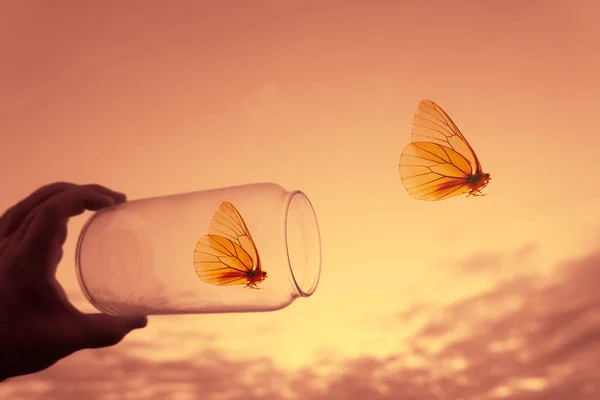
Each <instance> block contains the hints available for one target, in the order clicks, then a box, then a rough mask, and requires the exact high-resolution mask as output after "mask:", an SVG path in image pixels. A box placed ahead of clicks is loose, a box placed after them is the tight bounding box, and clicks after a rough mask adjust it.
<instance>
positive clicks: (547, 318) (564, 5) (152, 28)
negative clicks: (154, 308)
mask: <svg viewBox="0 0 600 400" xmlns="http://www.w3.org/2000/svg"><path fill="white" fill-rule="evenodd" d="M598 15H600V4H598V3H597V2H595V1H593V0H582V1H573V2H564V1H528V2H523V1H516V0H515V1H489V2H478V1H474V0H472V1H453V2H444V1H422V2H408V1H404V2H401V1H392V0H389V1H354V0H352V1H341V0H331V1H327V2H325V1H316V0H314V1H297V0H290V1H274V0H269V1H266V0H265V1H253V2H233V1H221V2H208V1H204V2H197V1H175V2H168V3H167V2H160V1H144V2H141V1H128V2H76V1H64V0H63V1H59V2H52V4H51V3H49V2H42V1H12V2H9V1H6V2H3V3H1V4H0V88H1V89H0V90H1V95H0V127H1V128H2V129H1V132H2V142H1V143H2V146H0V160H1V162H2V167H3V168H0V181H1V182H2V184H3V185H4V187H5V190H4V191H3V193H2V194H0V208H2V209H5V208H7V207H9V206H10V205H12V204H13V203H14V202H16V201H18V200H19V199H21V198H22V197H24V196H26V195H27V194H29V193H30V192H31V191H33V190H34V189H35V188H37V187H39V186H41V185H44V184H46V183H49V182H51V181H55V180H66V181H73V182H76V183H100V184H103V185H106V186H108V187H111V188H114V189H115V190H119V191H124V192H125V193H127V194H128V196H129V198H131V199H133V198H142V197H149V196H159V195H164V194H173V193H181V192H188V191H195V190H203V189H209V188H215V187H222V186H229V185H235V184H245V183H252V182H260V181H272V182H275V183H277V184H280V185H282V186H283V187H285V188H286V189H288V190H292V189H302V190H303V191H305V192H306V193H307V194H308V196H309V198H310V199H311V201H312V203H313V205H314V207H315V210H316V213H317V216H318V218H319V223H320V227H321V234H322V246H323V249H322V250H323V266H322V267H323V269H322V275H321V281H320V285H319V288H318V289H317V292H316V293H315V294H314V295H313V297H311V298H309V299H299V300H297V301H296V302H295V303H294V304H292V305H291V306H290V307H288V308H287V309H284V310H281V311H277V312H273V313H265V314H242V315H240V314H230V315H196V316H185V317H151V318H150V322H149V325H148V327H147V328H146V329H144V330H141V331H136V332H134V333H133V334H131V335H130V336H128V337H127V338H126V340H125V341H124V342H123V343H121V344H120V345H118V346H116V347H114V348H111V349H106V350H99V351H84V352H81V353H79V354H77V355H76V356H74V357H72V358H70V359H67V360H64V361H63V362H61V363H59V364H57V365H56V366H54V367H52V368H50V369H49V370H48V371H46V372H44V373H41V374H37V375H32V376H28V377H22V378H19V379H15V380H14V381H11V382H8V383H5V384H3V385H2V386H1V387H0V397H5V396H6V397H10V398H11V399H15V400H16V399H21V398H22V399H30V398H37V397H31V396H32V393H38V394H43V396H42V397H39V398H43V399H54V398H56V399H66V398H79V397H80V396H83V395H84V394H85V395H86V396H87V398H90V399H110V398H115V397H114V395H115V393H120V396H119V397H118V398H123V399H129V398H131V399H162V398H173V399H188V398H190V399H194V398H197V397H196V396H198V397H200V396H201V395H205V396H206V398H207V399H211V400H212V399H215V400H217V399H254V398H256V399H281V398H287V397H286V396H288V397H290V398H302V399H315V400H321V399H337V398H340V399H354V398H356V399H359V398H361V399H362V398H369V399H375V400H379V399H448V398H449V399H454V400H458V399H493V398H503V397H502V396H504V398H507V396H508V398H511V399H517V400H520V399H525V398H527V399H538V398H539V399H546V400H547V399H550V400H553V399H564V398H567V397H568V398H572V399H588V398H589V399H591V398H596V397H594V396H596V395H597V392H595V391H596V390H597V389H596V386H594V383H593V382H595V381H596V380H597V378H598V377H597V376H595V375H594V374H597V373H595V372H593V371H594V370H598V369H600V368H599V367H600V361H598V360H597V357H594V351H595V350H598V349H597V348H595V347H591V346H597V341H595V339H597V337H599V336H598V332H599V331H598V326H600V325H598V318H597V317H596V315H597V313H598V311H600V309H598V304H600V296H599V295H597V294H596V293H595V292H596V291H595V289H594V288H593V287H592V286H593V285H590V283H589V282H590V281H594V280H595V279H597V276H598V275H597V274H598V273H597V271H596V269H595V268H594V267H598V266H599V264H600V262H599V261H598V260H599V257H600V256H599V254H600V253H598V251H599V249H598V245H597V243H598V239H599V238H600V208H599V207H597V199H598V198H599V196H600V186H599V185H598V184H597V182H598V178H597V176H598V173H599V172H600V170H599V168H598V167H597V160H598V157H599V156H600V135H599V134H598V128H597V119H598V118H597V116H596V113H597V110H598V109H600V80H598V78H597V73H598V72H597V71H599V70H600V55H599V54H600V53H598V51H597V49H598V48H600V28H598V24H597V16H598ZM426 98H428V99H432V100H434V101H436V102H437V103H438V104H439V105H440V106H441V107H443V108H444V109H445V111H447V112H448V113H449V115H450V116H451V117H452V118H453V120H454V122H455V123H456V124H457V125H458V126H459V128H460V129H461V130H462V132H463V133H464V135H465V136H466V137H467V139H468V140H469V141H470V143H471V145H472V146H473V147H474V148H475V150H476V152H477V154H478V155H479V158H480V160H481V162H482V165H483V169H484V171H485V172H489V173H490V174H491V175H492V181H491V183H490V184H489V186H488V187H487V188H486V189H485V192H487V193H489V194H490V195H489V196H486V197H482V198H475V199H464V198H455V199H451V200H446V201H443V202H437V203H429V202H419V201H415V200H413V199H412V198H410V196H408V194H406V192H405V191H404V189H403V187H402V185H401V183H400V177H399V173H398V167H397V164H398V160H399V156H400V152H401V151H402V148H403V146H404V145H405V144H406V143H407V142H408V141H409V140H410V130H411V123H412V118H413V114H414V112H415V111H416V109H417V105H418V102H419V101H420V100H422V99H426ZM88 216H89V215H88V214H86V215H84V216H82V217H78V218H76V219H73V220H72V223H71V224H70V232H71V233H70V236H69V238H68V241H67V243H66V245H65V256H64V258H63V261H62V262H61V265H60V266H59V279H60V281H61V282H62V283H63V284H64V286H65V288H66V290H67V292H68V293H70V296H71V297H72V299H73V301H75V302H76V304H77V305H78V307H80V308H81V309H85V310H92V309H93V308H92V307H91V306H90V305H89V304H87V302H86V301H85V300H84V299H83V297H82V296H81V293H80V290H79V288H78V286H77V280H76V275H75V271H74V267H73V262H74V251H75V244H76V240H77V235H78V234H79V230H80V229H81V227H82V226H83V224H84V223H85V220H86V218H87V217H88ZM409 317H410V318H409ZM530 325H531V326H530ZM563 326H568V327H569V329H568V330H567V329H566V328H565V327H563ZM240 332H243V337H244V340H243V341H242V340H240ZM585 345H587V346H589V347H583V346H585ZM581 348H585V352H583V353H581V352H580V351H579V350H578V349H581ZM515 363H516V364H515ZM517 364H518V365H517ZM82 365H85V372H83V371H81V366H82ZM482 365H485V366H490V368H489V370H486V371H482V370H483V369H482V367H481V366H482ZM107 368H109V369H107ZM132 375H133V376H134V377H135V378H133V379H132V378H131V376H132ZM231 376H235V377H236V378H235V379H231V378H230V377H231ZM74 377H77V378H76V379H77V380H76V382H75V383H74V381H73V379H75V378H74ZM7 393H9V394H10V396H8V395H7ZM28 393H29V394H28ZM161 393H163V394H161ZM164 393H170V396H172V397H164V396H165V395H164ZM520 393H525V394H523V395H522V396H523V397H519V396H521V394H520ZM527 393H529V396H533V397H525V396H526V395H527ZM565 393H569V394H568V396H567V397H565V396H566V395H565ZM594 393H596V395H595V394H594ZM176 394H177V395H176ZM111 395H112V396H113V397H110V396H111ZM177 396H179V397H177ZM236 396H237V397H236ZM403 396H404V397H403ZM411 396H412V397H411ZM535 396H539V397H535Z"/></svg>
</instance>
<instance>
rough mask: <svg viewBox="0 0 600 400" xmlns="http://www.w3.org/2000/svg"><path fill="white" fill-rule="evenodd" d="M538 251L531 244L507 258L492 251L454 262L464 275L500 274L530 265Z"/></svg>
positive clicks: (536, 246)
mask: <svg viewBox="0 0 600 400" xmlns="http://www.w3.org/2000/svg"><path fill="white" fill-rule="evenodd" d="M538 249H539V245H538V244H537V243H533V242H532V243H526V244H525V245H523V246H521V247H519V248H517V249H515V250H513V251H512V253H511V254H510V255H508V256H507V255H506V254H503V253H501V252H493V251H488V252H481V253H476V254H474V255H472V256H470V257H468V258H466V259H464V260H459V261H458V262H456V266H457V267H458V269H459V270H460V271H461V272H463V273H466V274H477V273H485V272H496V273H501V272H504V269H505V268H508V269H515V267H519V266H521V265H524V264H527V263H530V262H531V259H532V257H533V256H534V255H535V253H536V252H537V250H538Z"/></svg>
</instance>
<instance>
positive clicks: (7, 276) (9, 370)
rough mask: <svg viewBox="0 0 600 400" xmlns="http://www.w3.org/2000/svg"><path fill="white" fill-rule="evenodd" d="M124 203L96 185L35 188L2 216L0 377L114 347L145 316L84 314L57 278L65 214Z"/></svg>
mask: <svg viewBox="0 0 600 400" xmlns="http://www.w3.org/2000/svg"><path fill="white" fill-rule="evenodd" d="M125 200H126V197H125V195H124V194H121V193H116V192H113V191H112V190H109V189H107V188H105V187H103V186H100V185H75V184H71V183H62V182H59V183H54V184H51V185H47V186H44V187H41V188H40V189H38V190H36V191H35V192H34V193H32V194H31V195H30V196H29V197H27V198H25V199H24V200H22V201H21V202H19V203H18V204H16V205H15V206H13V207H11V208H10V209H8V210H7V211H6V212H5V213H4V215H2V217H0V381H2V380H4V379H7V378H10V377H12V376H17V375H25V374H30V373H34V372H38V371H41V370H43V369H45V368H48V367H49V366H51V365H53V364H54V363H56V362H57V361H58V360H60V359H61V358H63V357H66V356H68V355H69V354H72V353H74V352H76V351H78V350H81V349H86V348H99V347H106V346H112V345H115V344H117V343H118V342H120V341H121V340H122V339H123V337H125V335H127V334H128V333H129V332H130V331H131V330H133V329H138V328H143V327H144V326H146V324H147V318H146V317H145V316H139V317H115V316H110V315H107V314H102V313H95V314H84V313H82V312H80V311H79V310H77V309H76V308H75V307H74V306H73V305H72V304H71V303H70V302H69V300H68V299H67V296H66V295H65V292H64V290H63V288H62V287H61V285H60V284H59V283H58V281H57V280H56V277H55V273H56V268H57V266H58V263H59V261H60V259H61V258H62V255H63V250H62V245H63V244H64V242H65V240H66V238H67V222H68V220H69V218H70V217H72V216H75V215H79V214H81V213H83V212H84V211H85V210H86V209H87V210H99V209H101V208H104V207H108V206H111V205H113V204H117V203H122V202H124V201H125Z"/></svg>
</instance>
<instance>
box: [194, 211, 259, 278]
mask: <svg viewBox="0 0 600 400" xmlns="http://www.w3.org/2000/svg"><path fill="white" fill-rule="evenodd" d="M194 267H195V269H196V274H197V275H198V277H199V278H200V279H201V280H202V281H204V282H206V283H210V284H212V285H216V286H229V285H246V286H245V287H249V288H253V289H260V288H259V287H257V284H259V283H260V282H262V281H264V280H265V279H266V277H267V273H266V271H263V270H262V268H261V264H260V257H259V255H258V250H257V249H256V245H255V244H254V241H253V240H252V236H251V235H250V231H249V230H248V227H247V226H246V223H245V222H244V219H243V218H242V216H241V215H240V213H239V211H238V210H237V209H236V208H235V207H234V206H233V204H231V203H229V202H223V203H221V205H220V206H219V209H218V210H217V212H215V215H214V216H213V219H212V222H211V224H210V227H209V229H208V235H204V236H202V237H201V238H200V240H198V243H197V244H196V248H195V250H194Z"/></svg>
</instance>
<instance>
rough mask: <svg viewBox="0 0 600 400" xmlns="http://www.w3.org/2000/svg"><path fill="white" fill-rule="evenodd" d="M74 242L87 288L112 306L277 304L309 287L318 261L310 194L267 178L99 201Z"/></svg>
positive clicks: (197, 309) (137, 310)
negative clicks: (117, 201) (102, 206)
mask: <svg viewBox="0 0 600 400" xmlns="http://www.w3.org/2000/svg"><path fill="white" fill-rule="evenodd" d="M241 221H243V223H242V222H241ZM209 233H210V234H211V235H210V236H209ZM76 251H77V253H76V268H77V276H78V278H79V284H80V286H81V288H82V290H83V292H84V294H85V296H86V297H87V299H88V300H89V301H90V302H91V303H92V304H93V305H94V306H95V307H96V308H98V309H99V310H101V311H103V312H106V313H109V314H113V315H127V314H145V315H159V314H190V313H226V312H251V311H272V310H277V309H280V308H283V307H286V306H287V305H289V304H291V303H292V302H293V301H294V299H295V298H297V297H308V296H310V295H312V294H313V293H314V291H315V290H316V288H317V285H318V282H319V276H320V270H321V242H320V236H319V227H318V223H317V219H316V215H315V213H314V210H313V207H312V205H311V203H310V201H309V200H308V198H307V197H306V195H305V194H304V193H302V192H301V191H292V192H288V191H286V190H284V189H283V188H282V187H280V186H278V185H276V184H273V183H257V184H251V185H243V186H235V187H228V188H221V189H213V190H207V191H201V192H194V193H184V194H178V195H173V196H164V197H156V198H148V199H141V200H132V201H128V202H126V203H123V204H119V205H116V206H114V207H110V208H106V209H103V210H100V211H98V212H97V213H95V214H94V215H92V216H91V217H90V219H89V220H88V222H87V223H86V225H85V227H84V228H83V230H82V232H81V234H80V236H79V241H78V244H77V250H76Z"/></svg>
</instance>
